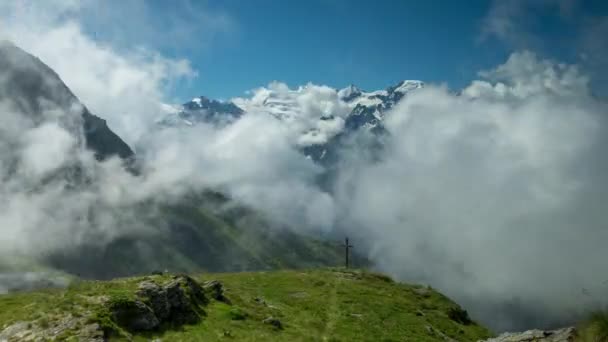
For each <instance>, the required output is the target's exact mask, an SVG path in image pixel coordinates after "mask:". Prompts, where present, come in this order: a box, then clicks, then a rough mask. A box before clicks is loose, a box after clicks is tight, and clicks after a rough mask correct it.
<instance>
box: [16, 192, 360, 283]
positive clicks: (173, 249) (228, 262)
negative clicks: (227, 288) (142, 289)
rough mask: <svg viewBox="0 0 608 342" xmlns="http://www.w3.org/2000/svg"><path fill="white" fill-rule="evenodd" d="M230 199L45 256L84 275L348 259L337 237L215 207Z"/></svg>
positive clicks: (176, 210)
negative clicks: (297, 230)
mask: <svg viewBox="0 0 608 342" xmlns="http://www.w3.org/2000/svg"><path fill="white" fill-rule="evenodd" d="M210 202H211V204H210ZM217 202H219V203H217ZM225 203H227V200H223V202H221V200H216V199H210V198H209V196H207V197H202V196H201V198H194V199H192V200H190V199H187V200H184V201H183V202H182V203H180V204H177V205H173V206H166V207H163V208H162V209H161V210H160V211H157V212H156V213H157V216H156V217H152V218H151V219H150V220H149V222H146V224H147V225H148V226H149V229H148V233H146V234H142V235H128V234H125V235H124V236H122V237H120V238H118V239H116V240H114V241H112V242H111V243H109V244H107V245H103V246H99V245H97V244H95V241H92V242H91V243H90V244H87V243H85V244H83V245H82V246H79V247H77V248H75V249H73V250H67V251H63V250H62V251H58V253H55V254H53V255H51V256H49V257H48V258H47V260H45V263H46V266H47V267H50V268H53V269H57V270H62V271H65V272H68V273H72V274H76V275H79V276H80V277H84V278H93V279H110V278H113V277H122V276H130V275H134V274H148V273H150V272H151V271H154V270H165V269H167V270H169V271H171V272H186V273H196V272H240V271H254V270H256V271H257V270H269V269H282V268H314V267H319V266H337V265H340V264H341V263H342V262H343V255H342V254H343V250H342V249H341V248H340V246H339V244H338V243H337V242H327V241H322V240H321V239H320V238H314V237H312V236H307V235H304V234H296V233H294V232H293V231H292V230H290V229H289V228H286V227H281V228H278V229H277V227H275V228H271V224H270V223H269V222H268V221H267V220H265V218H264V217H263V216H262V215H261V214H260V213H257V212H255V211H253V210H248V209H246V208H242V207H241V208H235V209H234V210H216V209H214V208H213V207H212V206H213V205H215V206H221V205H223V204H225ZM142 211H146V210H145V208H144V209H142ZM150 211H151V212H154V211H153V210H150ZM358 265H362V264H361V263H358ZM20 269H21V270H23V269H24V268H20Z"/></svg>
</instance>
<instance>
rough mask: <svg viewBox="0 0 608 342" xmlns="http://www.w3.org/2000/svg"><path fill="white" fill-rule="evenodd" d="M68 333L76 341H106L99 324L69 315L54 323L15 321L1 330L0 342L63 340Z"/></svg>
mask: <svg viewBox="0 0 608 342" xmlns="http://www.w3.org/2000/svg"><path fill="white" fill-rule="evenodd" d="M68 333H69V334H70V336H73V337H74V338H75V339H74V340H75V341H88V342H104V341H105V339H104V334H103V331H102V329H101V327H100V326H99V324H97V323H89V322H87V320H86V319H85V318H83V317H74V316H72V315H67V316H65V317H63V318H61V319H59V320H58V321H55V322H53V323H52V324H49V323H48V322H46V321H44V320H38V321H35V322H22V321H19V322H15V323H13V324H11V325H9V326H7V327H5V328H4V329H3V330H2V331H0V342H8V341H24V342H28V341H32V342H37V341H62V340H64V339H65V336H66V334H68Z"/></svg>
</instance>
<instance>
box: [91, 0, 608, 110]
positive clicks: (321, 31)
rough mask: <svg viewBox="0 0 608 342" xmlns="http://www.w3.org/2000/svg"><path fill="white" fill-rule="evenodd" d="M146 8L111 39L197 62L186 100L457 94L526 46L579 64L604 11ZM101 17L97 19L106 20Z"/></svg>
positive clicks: (372, 5)
mask: <svg viewBox="0 0 608 342" xmlns="http://www.w3.org/2000/svg"><path fill="white" fill-rule="evenodd" d="M131 3H137V1H135V2H131ZM102 6H103V5H102ZM145 6H146V7H145V11H147V12H148V13H147V16H148V18H147V19H146V18H144V19H141V18H140V19H138V20H135V21H133V19H132V18H133V16H132V15H131V16H130V18H128V17H127V15H128V13H129V10H128V9H126V10H125V9H124V8H121V9H120V12H121V13H124V15H125V17H123V18H122V19H124V20H121V18H120V14H121V13H117V12H109V14H108V17H109V18H111V19H112V20H114V22H116V23H117V24H116V26H117V28H116V29H117V32H120V33H116V34H115V35H114V36H113V38H117V37H120V38H123V39H125V41H124V43H125V45H128V46H132V45H133V44H141V45H145V46H151V47H153V48H155V49H158V50H160V51H161V52H162V53H163V54H164V55H167V56H170V57H177V58H186V59H188V60H190V62H191V63H192V66H193V67H194V68H195V69H196V70H197V71H198V73H199V76H198V77H197V78H196V79H194V80H192V81H190V82H182V83H179V84H178V85H176V86H175V88H174V89H173V94H174V96H175V97H176V98H177V99H179V100H186V99H189V98H191V97H193V96H198V95H206V96H209V97H213V98H230V97H234V96H241V95H243V94H244V92H245V91H246V90H249V89H252V88H255V87H259V86H263V85H266V84H268V83H269V82H271V81H274V80H277V81H281V82H285V83H287V84H289V85H290V86H297V85H301V84H305V83H307V82H313V83H315V84H326V85H329V86H333V87H344V86H346V85H348V84H351V83H353V84H356V85H358V86H360V87H361V88H363V89H367V90H375V89H381V88H385V87H387V86H389V85H392V84H394V83H396V82H398V81H399V80H402V79H420V80H423V81H426V82H434V83H444V82H445V83H447V84H448V85H449V86H450V87H451V88H454V89H458V88H460V87H462V86H463V85H466V84H467V83H468V82H469V81H470V80H471V79H474V78H475V77H476V74H477V72H478V71H480V70H483V69H487V68H491V67H493V66H496V65H498V64H500V63H502V62H504V61H505V60H506V58H507V57H508V55H509V54H510V53H511V52H513V51H515V50H519V49H530V50H533V51H535V52H536V53H538V54H541V55H544V56H545V57H552V58H556V59H559V60H563V61H566V62H576V61H577V60H578V59H579V58H580V55H581V51H583V50H584V49H583V48H582V47H580V46H579V45H582V43H581V42H579V41H580V40H582V38H581V35H582V34H583V31H584V28H585V27H587V24H588V23H589V22H590V21H592V19H593V18H595V17H598V16H600V17H601V16H602V15H606V13H608V11H606V7H607V5H606V2H605V1H593V0H589V1H576V0H530V1H518V0H513V1H482V0H469V1H465V2H461V1H437V0H436V1H407V0H384V1H374V2H370V1H359V0H351V1H347V0H308V1H279V0H259V1H244V0H225V1H208V2H202V1H176V2H166V1H160V0H154V1H148V2H146V5H145ZM131 7H132V8H131V10H132V11H137V12H138V13H140V12H142V9H143V8H144V7H141V6H139V7H138V6H131ZM100 12H103V10H101V11H100V10H99V9H98V10H96V11H95V13H93V15H92V17H99V16H101V17H103V15H100ZM142 17H143V16H142ZM94 19H95V18H94ZM123 22H126V24H122V23H123ZM129 22H132V23H131V24H132V26H131V27H129V26H128V25H129ZM505 23H506V24H505ZM102 24H103V25H104V27H105V28H107V27H108V25H107V20H105V21H104V20H99V22H98V25H97V26H96V25H95V20H91V24H90V25H89V29H91V30H98V31H99V32H102V31H103V33H97V32H96V33H95V34H101V35H104V34H105V35H107V36H108V37H110V35H111V33H109V32H111V31H108V30H107V29H104V28H102V27H101V25H102ZM125 25H126V26H125ZM136 25H137V27H136ZM118 30H120V31H118ZM125 37H126V38H125ZM579 43H580V44H579ZM604 45H605V44H604Z"/></svg>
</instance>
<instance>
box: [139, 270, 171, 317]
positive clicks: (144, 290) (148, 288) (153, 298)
mask: <svg viewBox="0 0 608 342" xmlns="http://www.w3.org/2000/svg"><path fill="white" fill-rule="evenodd" d="M137 295H138V296H140V297H142V298H147V299H148V303H149V305H150V308H151V309H152V311H154V314H155V315H156V317H157V318H158V319H159V320H161V321H162V320H166V319H167V318H168V317H169V315H170V314H171V305H170V304H169V301H168V299H167V290H166V289H164V288H163V287H161V286H160V285H158V284H156V283H155V282H153V281H150V280H146V281H143V282H141V283H140V284H139V288H138V291H137Z"/></svg>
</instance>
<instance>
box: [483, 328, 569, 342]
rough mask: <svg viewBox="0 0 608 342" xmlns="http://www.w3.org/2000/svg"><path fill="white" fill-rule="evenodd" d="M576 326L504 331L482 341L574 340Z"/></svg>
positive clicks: (555, 341)
mask: <svg viewBox="0 0 608 342" xmlns="http://www.w3.org/2000/svg"><path fill="white" fill-rule="evenodd" d="M576 336H577V333H576V329H575V328H572V327H570V328H564V329H558V330H528V331H524V332H521V333H504V334H502V335H500V336H498V337H495V338H490V339H487V340H484V341H481V342H572V341H574V340H575V339H576Z"/></svg>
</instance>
